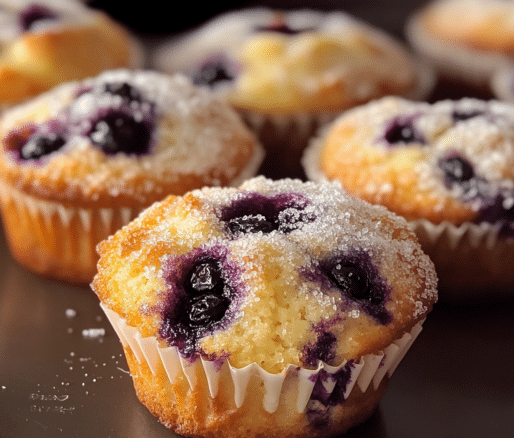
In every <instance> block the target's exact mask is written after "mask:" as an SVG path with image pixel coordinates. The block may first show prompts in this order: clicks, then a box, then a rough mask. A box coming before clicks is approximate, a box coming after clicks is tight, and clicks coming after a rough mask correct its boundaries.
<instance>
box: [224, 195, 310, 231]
mask: <svg viewBox="0 0 514 438" xmlns="http://www.w3.org/2000/svg"><path fill="white" fill-rule="evenodd" d="M308 205H309V202H308V201H307V200H306V199H305V198H304V197H303V196H302V195H300V194H297V193H280V194H278V195H274V196H265V195H261V194H259V193H248V194H247V195H246V196H245V197H242V198H240V199H238V200H236V201H234V202H233V203H232V204H231V205H229V206H228V207H225V208H224V209H223V210H222V213H221V220H222V221H224V222H225V224H226V228H227V231H228V232H229V234H231V235H232V236H234V237H239V236H241V235H243V234H246V233H258V232H262V233H270V232H272V231H280V232H283V233H290V232H291V231H294V230H296V229H298V228H300V227H301V226H302V225H303V224H305V223H309V222H312V221H314V220H315V216H314V215H313V214H312V213H310V212H308V211H306V208H307V206H308Z"/></svg>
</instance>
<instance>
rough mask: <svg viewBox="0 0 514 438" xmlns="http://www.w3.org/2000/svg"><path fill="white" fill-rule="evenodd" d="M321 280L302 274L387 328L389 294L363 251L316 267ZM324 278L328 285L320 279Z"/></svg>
mask: <svg viewBox="0 0 514 438" xmlns="http://www.w3.org/2000/svg"><path fill="white" fill-rule="evenodd" d="M320 268H321V277H320V278H316V275H315V274H314V275H313V273H312V272H311V273H306V275H307V277H308V278H310V279H312V280H314V281H318V282H320V283H321V284H322V285H323V286H325V287H329V288H334V287H335V288H337V289H338V290H339V292H340V293H341V294H342V295H343V297H344V298H345V299H346V300H348V302H353V303H355V304H356V305H358V306H359V307H360V308H361V309H362V310H363V311H364V312H365V313H367V314H368V315H369V316H371V317H372V318H374V319H375V320H376V321H377V322H379V323H380V324H388V323H389V322H390V321H391V314H390V313H389V312H388V311H387V310H386V304H387V301H388V300H389V297H390V294H391V291H390V287H389V286H388V285H387V283H386V281H385V280H384V279H383V278H382V277H381V276H380V274H379V272H378V269H377V267H376V266H375V265H374V264H373V262H372V260H371V257H370V256H369V254H368V253H367V252H365V251H353V252H351V253H348V254H338V255H335V256H334V257H331V258H329V259H326V260H322V261H321V263H320ZM323 276H324V277H325V278H328V280H329V283H328V284H327V283H325V280H324V279H323Z"/></svg>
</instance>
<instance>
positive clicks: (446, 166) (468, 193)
mask: <svg viewBox="0 0 514 438" xmlns="http://www.w3.org/2000/svg"><path fill="white" fill-rule="evenodd" d="M439 167H440V168H441V170H442V171H443V174H444V183H445V185H446V187H448V188H452V187H454V186H457V187H459V188H460V190H461V191H462V195H461V197H462V200H463V201H469V200H472V199H476V198H477V197H487V196H488V195H487V194H488V191H489V189H488V184H487V182H486V181H485V180H484V179H483V178H480V177H479V176H478V175H476V174H475V171H474V169H473V165H472V164H471V163H470V162H469V161H468V160H467V159H466V158H464V157H462V156H460V155H456V154H451V155H449V156H447V157H446V158H443V159H441V160H439Z"/></svg>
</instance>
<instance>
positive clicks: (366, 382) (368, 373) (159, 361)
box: [100, 303, 424, 413]
mask: <svg viewBox="0 0 514 438" xmlns="http://www.w3.org/2000/svg"><path fill="white" fill-rule="evenodd" d="M100 306H101V307H102V309H103V310H104V312H105V314H106V315H107V317H108V319H109V321H110V322H111V324H112V326H113V328H114V330H115V331H116V333H117V335H118V336H119V338H120V341H121V343H122V345H123V346H125V347H127V346H128V347H130V349H131V350H132V352H133V353H134V355H135V357H136V359H137V361H138V362H139V363H146V364H148V367H149V368H150V370H151V372H152V373H153V374H154V375H156V374H157V373H158V371H159V369H160V367H161V366H162V367H164V369H165V371H166V375H167V378H168V379H169V381H170V382H171V383H172V382H174V381H176V380H177V379H178V378H179V376H185V377H186V379H187V381H188V383H189V386H190V388H191V389H193V388H194V387H195V386H196V385H197V384H198V381H199V377H198V376H199V375H202V374H203V375H205V377H206V380H207V383H208V386H209V393H210V396H211V397H212V398H215V397H216V396H217V394H218V387H219V382H220V376H221V375H222V374H223V369H224V368H228V369H229V371H230V376H231V379H232V382H233V384H234V394H233V396H234V403H235V405H236V407H237V408H240V407H241V406H242V405H243V402H244V399H245V396H246V389H247V386H248V383H249V381H250V379H252V378H257V379H259V380H260V381H261V382H262V385H263V386H264V388H265V395H264V398H263V402H262V403H263V408H264V409H265V410H266V411H267V412H269V413H273V412H275V411H276V410H277V409H278V407H279V403H280V395H281V393H282V387H283V384H284V380H285V378H286V376H288V377H289V379H288V380H289V381H291V378H290V376H291V375H293V376H295V377H294V381H293V385H295V386H296V390H297V398H296V411H297V412H298V413H302V412H304V411H305V409H306V408H307V405H308V403H309V400H310V397H311V394H312V391H313V389H314V385H315V384H316V381H317V378H316V377H317V375H319V373H320V371H321V370H324V371H326V373H328V376H329V377H328V378H327V379H326V380H325V379H324V380H323V385H324V387H325V389H326V390H327V392H328V393H332V391H333V390H334V388H335V385H336V379H335V377H334V375H335V374H336V373H337V372H338V371H340V370H341V369H342V368H343V367H345V366H346V365H347V364H348V362H344V363H342V364H341V365H339V366H331V365H328V364H326V363H324V362H319V364H318V367H317V368H316V369H312V370H310V369H306V368H300V367H298V366H297V365H291V364H289V365H287V366H286V367H285V368H284V370H283V371H282V372H281V373H277V374H273V373H269V372H267V371H265V370H264V369H263V368H261V367H260V366H259V365H257V364H256V363H252V364H250V365H247V366H245V367H243V368H236V367H234V366H232V365H231V364H230V360H226V361H224V362H223V364H222V365H221V366H220V364H219V362H212V361H209V360H205V359H203V358H200V359H199V360H196V361H194V362H191V361H190V360H188V359H186V358H184V357H182V355H181V354H180V353H179V351H178V350H177V349H176V348H175V347H169V346H167V345H164V344H163V343H162V342H159V340H158V339H157V338H156V337H155V336H148V337H143V336H142V335H141V334H140V332H139V331H138V329H137V328H135V327H131V326H129V325H128V324H127V322H126V321H125V320H124V319H123V318H122V317H121V316H120V315H118V314H117V313H116V312H114V311H112V310H111V309H109V308H107V307H106V306H105V305H103V304H102V303H101V304H100ZM423 322H424V320H423V321H420V322H418V323H417V324H416V325H415V326H414V327H413V329H412V330H411V331H410V332H409V333H406V334H404V335H403V336H402V337H401V338H400V339H398V340H396V341H394V342H393V343H392V344H391V345H389V346H388V347H387V348H385V349H384V350H382V351H380V352H378V353H377V354H368V355H366V356H363V357H361V358H360V359H359V361H356V362H354V363H353V365H352V367H351V375H350V378H349V380H348V385H347V387H346V391H345V394H344V398H345V400H346V399H347V398H348V397H349V395H350V394H351V392H352V390H353V389H354V388H355V387H356V386H357V387H358V388H359V389H360V390H361V391H362V392H365V391H366V390H367V389H368V387H370V385H372V386H373V388H374V389H377V388H378V386H379V385H380V382H381V381H382V380H383V378H384V377H385V376H386V375H387V376H388V377H390V376H391V375H392V374H393V372H394V371H395V369H396V367H397V366H398V364H399V363H400V361H401V360H402V358H403V357H404V355H405V354H406V353H407V351H408V349H409V348H410V346H411V345H412V343H413V342H414V340H415V339H416V337H417V336H418V335H419V333H420V332H421V330H422V324H423ZM289 384H291V383H289Z"/></svg>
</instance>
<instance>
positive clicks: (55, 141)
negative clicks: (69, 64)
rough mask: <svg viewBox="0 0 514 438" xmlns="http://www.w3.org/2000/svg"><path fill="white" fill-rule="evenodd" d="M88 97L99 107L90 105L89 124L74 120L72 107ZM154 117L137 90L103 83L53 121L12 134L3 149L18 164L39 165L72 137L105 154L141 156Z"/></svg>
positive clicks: (148, 145) (81, 92) (147, 148)
mask: <svg viewBox="0 0 514 438" xmlns="http://www.w3.org/2000/svg"><path fill="white" fill-rule="evenodd" d="M89 98H93V99H97V100H96V101H97V102H102V104H100V103H98V104H95V105H93V109H92V111H91V112H90V114H88V115H87V117H88V120H86V121H87V122H89V123H84V120H83V119H75V117H73V115H72V114H73V108H74V105H77V106H79V105H80V102H81V100H82V99H89ZM105 102H107V103H105ZM155 118H156V116H155V105H154V104H152V103H150V102H147V101H146V100H145V99H143V98H142V96H141V94H140V93H139V91H138V90H137V89H135V88H134V87H132V86H131V85H129V84H127V83H125V82H113V83H105V84H102V85H100V86H98V87H94V88H92V89H88V90H79V91H78V93H77V96H76V98H75V100H74V101H73V102H72V103H71V104H70V106H68V107H66V108H65V109H63V111H62V112H61V113H60V114H58V115H57V117H56V118H55V119H52V120H49V121H47V122H45V123H43V124H41V125H32V126H27V127H25V128H23V129H22V130H18V131H14V132H11V133H10V134H9V135H8V137H7V138H6V140H5V146H6V149H7V150H8V151H10V152H11V153H12V155H13V158H14V159H15V161H16V162H18V163H19V164H23V163H27V162H30V163H33V164H34V163H40V162H41V159H43V158H45V157H46V156H48V155H50V154H52V153H54V152H57V151H59V150H60V149H62V148H65V147H66V145H67V144H68V142H69V140H70V139H71V138H73V137H86V138H88V140H89V141H90V142H91V143H92V144H93V145H94V146H96V147H98V148H100V149H101V150H102V151H103V152H104V153H105V154H107V155H115V154H117V153H124V154H128V155H143V154H147V153H149V152H150V148H151V138H152V132H153V129H154V126H155Z"/></svg>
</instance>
